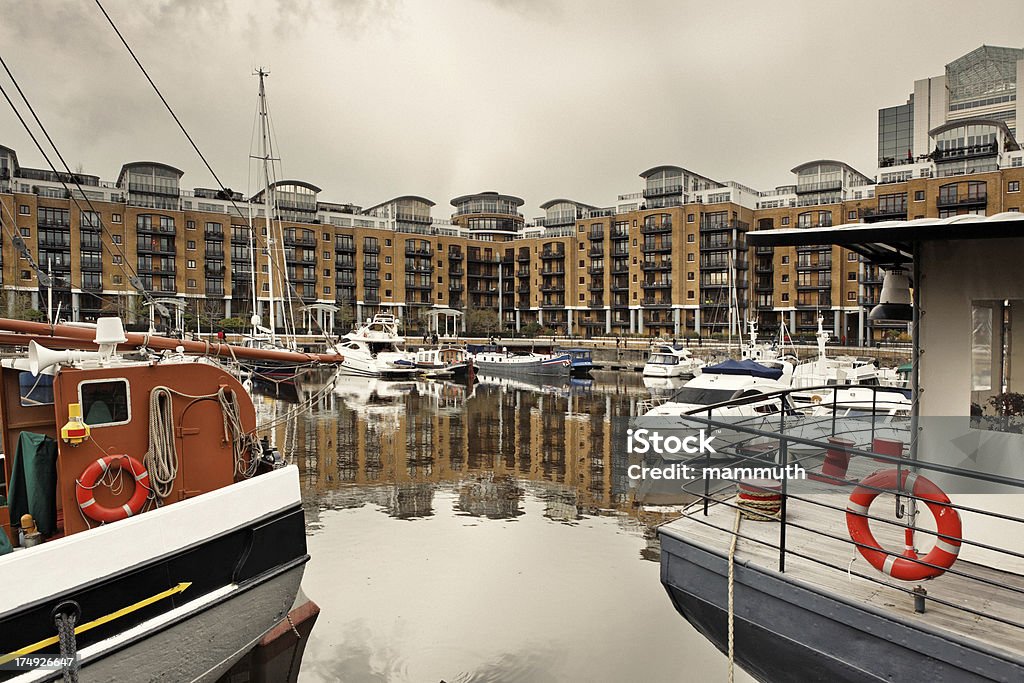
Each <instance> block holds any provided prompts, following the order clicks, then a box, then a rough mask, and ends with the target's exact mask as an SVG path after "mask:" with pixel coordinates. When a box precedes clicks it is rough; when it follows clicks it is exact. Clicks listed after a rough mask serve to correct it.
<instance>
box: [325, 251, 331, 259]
mask: <svg viewBox="0 0 1024 683" xmlns="http://www.w3.org/2000/svg"><path fill="white" fill-rule="evenodd" d="M330 260H331V252H329V251H325V252H324V261H330Z"/></svg>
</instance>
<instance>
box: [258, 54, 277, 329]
mask: <svg viewBox="0 0 1024 683" xmlns="http://www.w3.org/2000/svg"><path fill="white" fill-rule="evenodd" d="M256 75H257V76H259V78H260V157H261V158H262V159H263V180H264V186H263V187H264V189H263V212H264V225H265V226H266V227H267V280H268V282H269V286H268V295H269V297H270V317H269V323H270V343H271V344H274V343H276V342H277V325H276V323H275V320H274V263H273V260H274V230H273V224H272V216H273V215H274V214H273V200H271V198H270V191H271V190H270V140H269V136H270V126H269V125H268V121H267V91H266V88H265V86H264V83H263V79H264V78H265V77H266V76H269V75H270V72H269V71H265V70H264V69H263V68H262V67H261V68H259V69H257V70H256Z"/></svg>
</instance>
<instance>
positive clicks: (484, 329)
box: [466, 308, 500, 337]
mask: <svg viewBox="0 0 1024 683" xmlns="http://www.w3.org/2000/svg"><path fill="white" fill-rule="evenodd" d="M498 322H499V321H498V313H497V311H492V310H491V309H489V308H474V309H472V310H470V311H468V312H467V313H466V330H467V332H468V333H469V334H473V335H480V336H485V337H490V336H491V335H493V334H496V333H497V332H498V331H499V330H500V325H499V324H498Z"/></svg>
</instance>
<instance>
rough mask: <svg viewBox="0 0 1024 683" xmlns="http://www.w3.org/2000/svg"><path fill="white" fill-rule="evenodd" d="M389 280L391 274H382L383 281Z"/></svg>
mask: <svg viewBox="0 0 1024 683" xmlns="http://www.w3.org/2000/svg"><path fill="white" fill-rule="evenodd" d="M390 280H391V273H384V281H385V282H389V281H390Z"/></svg>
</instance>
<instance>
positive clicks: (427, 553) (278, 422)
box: [258, 373, 725, 683]
mask: <svg viewBox="0 0 1024 683" xmlns="http://www.w3.org/2000/svg"><path fill="white" fill-rule="evenodd" d="M299 391H300V393H301V394H302V395H304V396H307V397H312V399H313V403H314V407H313V408H312V409H309V408H308V407H306V406H297V405H294V404H291V405H290V404H286V403H284V402H281V401H277V400H273V399H270V398H265V399H263V400H258V404H259V405H258V408H259V410H260V411H261V420H262V421H263V422H264V423H270V424H272V427H271V428H270V429H269V430H268V434H269V435H270V437H271V440H272V442H273V443H274V444H275V445H277V446H278V448H280V449H281V451H282V452H283V453H284V454H285V455H286V456H288V457H289V459H291V460H292V461H293V462H295V463H297V464H298V466H299V468H300V471H301V474H302V482H303V500H304V505H305V512H306V523H307V529H308V531H309V533H310V536H309V539H308V542H309V549H310V554H311V556H312V558H313V559H312V560H311V562H310V563H309V565H308V567H307V571H306V579H305V582H304V587H305V589H306V591H307V592H308V593H309V595H310V596H311V597H313V598H314V599H315V600H316V601H317V602H318V603H319V604H320V605H321V607H322V610H323V611H322V613H321V616H320V621H319V622H318V624H317V627H316V629H314V631H313V634H312V636H311V638H310V641H309V644H308V646H307V649H306V654H305V658H304V662H303V667H302V673H301V675H300V680H301V681H303V682H304V683H305V682H307V681H321V680H323V681H328V680H345V681H349V680H351V681H364V680H365V681H378V680H379V681H440V680H445V681H448V682H449V683H453V682H454V681H467V682H469V681H474V682H475V681H499V680H500V681H545V680H552V681H554V680H584V679H586V680H620V679H627V678H628V679H637V680H651V681H660V680H664V681H669V680H679V677H680V671H682V670H684V669H683V668H682V667H684V666H685V667H686V669H685V670H686V671H687V672H689V673H690V674H693V675H694V676H697V677H703V678H719V677H720V676H721V675H722V673H723V672H724V670H725V662H724V659H723V658H722V657H721V656H720V655H718V653H717V652H716V651H714V649H713V648H712V647H711V646H710V645H709V644H708V643H707V641H705V640H704V639H703V638H702V637H700V636H699V635H698V634H696V632H694V631H693V630H692V629H691V628H690V627H689V626H688V625H687V624H686V623H685V622H684V621H683V620H681V619H679V618H678V617H677V616H676V614H675V612H674V611H673V609H672V607H671V605H670V603H669V601H668V600H667V599H665V594H664V591H663V589H662V588H661V586H660V584H659V582H658V566H657V564H656V562H657V561H658V550H657V541H656V540H655V538H654V534H653V532H652V531H651V527H652V525H653V524H656V523H658V522H661V521H665V519H667V518H669V517H671V516H672V513H667V512H666V513H662V512H659V511H657V510H653V511H652V510H646V509H644V508H643V507H639V506H634V503H633V499H632V495H633V489H631V487H630V481H629V479H628V477H627V474H626V468H627V466H628V464H629V463H628V460H627V459H626V457H625V454H624V453H623V452H622V448H621V444H623V443H624V435H622V434H617V433H616V430H622V429H625V423H624V421H623V420H616V421H614V422H613V418H615V417H628V416H631V415H634V414H636V411H637V403H638V402H639V401H641V400H643V399H647V398H649V397H650V392H649V391H648V390H647V389H646V388H645V387H644V385H643V384H642V382H641V380H640V378H639V376H636V375H620V374H612V373H609V374H607V376H605V377H599V378H598V379H597V380H596V381H593V382H591V381H586V382H566V383H563V384H559V385H555V386H551V385H536V386H533V385H529V384H524V383H522V382H519V381H509V380H503V381H497V380H496V381H490V380H488V379H487V378H484V381H481V382H478V383H476V384H475V385H474V386H472V387H471V388H467V387H465V386H461V385H458V384H453V383H449V382H434V381H421V382H403V383H389V382H383V381H380V380H374V379H366V378H336V379H335V378H329V377H320V378H317V377H308V378H306V379H305V381H304V382H302V383H301V384H300V385H299ZM680 502H682V499H680ZM644 560H650V561H649V562H648V561H644ZM638 642H642V643H643V644H644V645H643V647H642V648H641V647H638V646H637V643H638Z"/></svg>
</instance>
